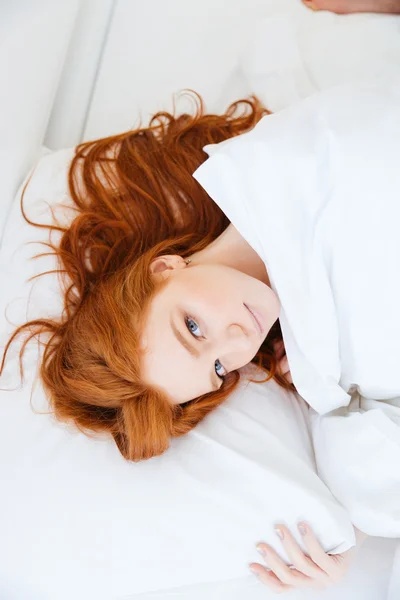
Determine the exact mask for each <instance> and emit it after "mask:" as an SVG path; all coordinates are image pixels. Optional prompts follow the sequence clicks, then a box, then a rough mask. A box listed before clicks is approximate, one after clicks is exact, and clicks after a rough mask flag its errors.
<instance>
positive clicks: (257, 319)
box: [245, 304, 264, 335]
mask: <svg viewBox="0 0 400 600" xmlns="http://www.w3.org/2000/svg"><path fill="white" fill-rule="evenodd" d="M245 307H246V308H247V310H248V311H249V313H250V314H251V316H252V317H253V320H254V322H255V324H256V325H257V329H258V331H259V332H260V334H261V335H264V327H263V318H262V316H261V315H260V313H259V312H257V311H256V310H255V309H254V308H253V307H252V306H249V305H248V304H245Z"/></svg>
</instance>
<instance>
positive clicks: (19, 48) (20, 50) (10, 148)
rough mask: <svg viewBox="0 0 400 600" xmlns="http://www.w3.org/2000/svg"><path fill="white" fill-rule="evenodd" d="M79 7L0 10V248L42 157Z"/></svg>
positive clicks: (73, 3)
mask: <svg viewBox="0 0 400 600" xmlns="http://www.w3.org/2000/svg"><path fill="white" fill-rule="evenodd" d="M6 4H7V6H6ZM79 5H80V0H70V1H69V2H52V0H35V1H34V2H31V1H30V0H18V1H17V2H7V3H3V6H2V7H1V9H0V12H1V17H0V81H1V93H0V164H1V178H0V245H1V236H2V232H3V227H4V223H5V220H6V217H7V213H8V210H9V209H10V206H11V204H12V202H13V200H14V197H15V193H16V191H17V189H18V187H19V186H20V185H21V182H22V180H23V178H24V177H25V176H26V172H27V170H28V169H29V168H31V166H32V165H33V164H35V162H36V161H37V159H38V157H39V155H40V148H41V146H42V144H43V140H44V136H45V133H46V127H47V123H48V120H49V116H50V112H51V109H52V106H53V101H54V98H55V96H56V92H57V86H58V83H59V80H60V77H61V73H62V68H63V64H64V59H65V55H66V52H67V48H68V44H69V41H70V36H71V34H72V29H73V25H74V20H75V17H76V14H77V12H78V8H79Z"/></svg>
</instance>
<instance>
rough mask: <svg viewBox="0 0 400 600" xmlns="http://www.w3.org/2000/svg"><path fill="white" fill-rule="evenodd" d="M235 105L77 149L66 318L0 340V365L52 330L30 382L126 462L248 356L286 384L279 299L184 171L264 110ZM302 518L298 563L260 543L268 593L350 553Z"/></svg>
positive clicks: (65, 257)
mask: <svg viewBox="0 0 400 600" xmlns="http://www.w3.org/2000/svg"><path fill="white" fill-rule="evenodd" d="M240 106H241V104H240V103H236V104H234V105H232V107H230V109H228V111H227V113H226V114H225V115H223V116H222V117H216V116H213V115H207V116H206V115H203V114H202V110H200V111H198V114H197V115H196V116H195V117H189V116H188V115H183V116H181V117H179V118H177V119H174V118H173V117H172V116H171V115H168V114H165V113H164V114H162V113H161V114H158V115H156V116H155V117H154V118H153V119H152V121H151V123H150V126H149V127H148V128H144V129H140V130H137V131H135V132H127V133H125V134H120V135H118V136H112V137H109V138H105V139H103V140H97V141H94V142H86V143H84V144H81V145H80V146H78V147H77V149H76V155H75V157H74V158H73V160H72V163H71V167H70V173H69V192H70V196H71V198H72V200H73V203H74V206H75V207H76V208H77V209H78V216H76V217H75V218H74V219H73V220H72V222H71V224H70V225H69V227H61V226H59V227H57V224H55V225H54V227H53V229H56V230H57V229H58V230H59V231H60V232H61V233H62V239H61V242H60V244H59V246H57V247H56V246H53V250H54V251H55V253H56V254H57V256H58V258H59V260H60V263H61V266H62V269H61V271H62V272H64V273H65V274H66V276H67V278H68V287H66V290H65V311H64V314H63V318H62V319H60V321H58V322H56V321H50V320H47V319H38V320H36V321H34V322H30V323H27V324H25V325H23V326H21V327H19V328H18V329H17V330H16V332H15V333H14V334H13V336H12V337H11V339H10V340H9V343H8V344H7V347H6V349H5V353H4V356H3V361H2V364H1V371H2V370H3V367H4V363H5V359H6V354H7V350H8V348H9V346H10V344H11V343H12V341H13V340H14V339H15V337H16V336H17V335H19V334H20V333H21V332H23V331H24V330H25V329H26V330H30V332H31V333H30V335H29V337H28V338H27V341H29V339H31V338H32V337H33V336H35V335H38V334H40V333H46V332H47V333H49V334H50V338H49V340H48V343H47V345H46V348H45V353H44V357H43V362H42V365H41V377H42V380H43V383H44V385H45V387H46V389H47V391H48V392H49V398H50V399H51V402H52V405H53V409H54V413H55V415H56V417H57V418H58V419H60V420H72V421H73V422H74V423H75V424H76V425H77V426H78V427H79V428H81V429H82V430H83V431H86V432H88V431H107V432H109V433H110V434H111V435H112V436H113V437H114V439H115V441H116V443H117V445H118V447H119V449H120V451H121V453H122V454H123V456H125V457H126V458H128V459H130V460H141V459H145V458H149V457H151V456H155V455H157V454H161V453H162V452H164V451H165V450H166V449H167V448H168V444H169V439H170V438H171V437H173V436H179V435H183V434H185V433H186V432H187V431H189V430H190V429H191V428H192V427H194V426H195V425H196V424H197V423H198V422H199V421H200V420H201V419H202V418H203V417H204V416H205V415H206V414H207V413H209V412H210V411H211V410H212V409H213V408H215V407H216V406H218V405H219V404H220V403H221V402H223V400H224V399H225V398H226V397H227V396H228V395H229V394H230V392H231V391H232V390H233V389H234V387H235V385H236V383H237V381H238V373H237V370H238V369H239V368H240V367H242V366H244V365H245V364H247V363H248V362H249V361H251V360H256V361H258V362H261V364H263V366H264V368H265V369H266V370H267V372H268V374H269V377H274V378H275V379H276V380H277V382H278V383H279V384H280V385H282V386H283V387H291V384H290V383H289V382H290V375H289V374H287V380H286V379H285V378H284V377H283V371H286V372H287V371H288V364H287V362H285V363H282V366H283V367H286V369H284V368H282V366H281V371H280V372H277V356H279V357H280V356H281V354H282V352H283V340H282V332H281V329H280V323H279V321H278V317H279V316H280V311H281V308H282V306H281V302H280V297H279V294H278V293H277V290H276V289H273V288H275V286H273V285H272V284H271V280H270V275H269V272H268V269H267V268H266V263H267V260H266V259H265V257H263V256H262V254H260V253H258V252H257V251H256V250H255V249H254V248H253V246H252V245H251V243H250V241H251V240H252V235H251V234H249V235H248V236H247V235H246V231H245V230H243V229H242V226H243V224H240V223H237V225H238V226H241V227H240V229H242V231H241V233H239V231H238V228H237V227H235V226H234V225H233V224H229V221H228V219H227V217H226V216H225V215H224V213H223V212H222V210H221V208H220V207H218V206H217V205H216V204H215V202H213V201H212V200H211V198H210V196H209V195H208V194H207V193H206V191H205V189H204V188H202V187H201V186H200V185H199V184H198V183H197V182H196V181H195V179H193V177H192V174H193V172H194V171H196V169H198V167H199V166H200V165H201V163H203V161H204V160H205V159H206V154H205V153H204V151H203V150H202V148H203V147H204V146H205V145H206V144H213V143H214V144H215V143H219V142H222V141H225V140H228V139H229V138H231V137H234V136H237V135H239V134H242V133H245V132H247V131H249V130H251V129H252V128H253V127H254V126H255V125H256V123H257V122H258V121H259V120H260V119H261V117H262V116H264V115H266V114H267V111H266V110H265V109H264V108H263V107H262V106H261V105H260V103H259V102H258V101H257V100H256V99H253V100H251V101H249V102H247V106H248V107H249V108H250V113H249V114H247V115H237V110H238V109H239V108H240ZM268 118H269V117H266V120H264V121H263V123H265V122H268ZM255 131H256V130H255ZM207 162H208V161H207ZM210 164H211V165H212V164H214V163H213V162H212V161H210ZM203 172H205V173H206V172H207V170H206V171H203ZM200 173H201V170H200ZM196 176H197V178H198V179H199V171H197V174H196ZM200 180H201V178H200ZM28 184H29V181H28ZM213 199H214V201H218V199H217V198H216V197H215V198H213ZM22 200H23V196H22V198H21V202H22ZM24 216H25V218H26V219H27V220H28V222H31V221H29V218H28V217H27V216H26V215H25V214H24ZM32 224H33V225H37V226H40V225H38V224H35V223H32ZM235 224H236V223H235ZM246 238H247V239H246ZM24 348H25V344H24V346H23V348H22V352H23V350H24ZM274 350H275V353H274ZM21 356H22V354H21ZM1 371H0V373H1ZM300 379H301V377H300V376H299V380H300ZM295 383H296V378H295ZM306 399H307V398H306ZM302 527H303V529H302V530H301V531H302V533H304V536H305V537H304V541H305V546H306V547H307V549H308V551H309V557H310V558H309V557H307V556H305V555H303V554H302V552H301V551H300V549H299V547H298V546H297V544H296V542H295V541H294V539H293V538H292V536H291V534H290V532H289V531H288V530H287V529H286V528H285V527H284V526H280V527H279V528H278V531H277V533H278V535H280V537H281V538H282V540H283V544H284V546H285V549H286V551H287V553H288V555H289V556H290V557H291V559H292V562H293V565H294V566H295V567H296V568H295V569H288V568H287V567H286V565H284V563H283V562H282V561H281V560H280V559H279V557H278V556H277V555H276V554H275V553H274V552H273V550H272V549H269V548H267V547H266V546H265V544H261V546H260V548H261V550H264V551H266V555H265V552H264V557H265V556H266V559H265V560H266V563H267V565H268V566H269V567H270V569H271V571H269V572H267V571H266V570H265V569H264V568H262V567H261V565H253V567H255V572H256V573H257V574H258V575H259V576H260V578H261V580H262V581H263V582H264V583H265V584H266V585H268V586H269V587H271V588H272V589H274V590H276V591H283V590H286V589H289V588H290V587H315V588H321V587H324V586H326V585H328V584H330V583H332V582H333V581H335V580H337V579H338V578H339V577H340V576H342V575H343V573H344V572H345V570H346V568H347V566H348V564H349V562H350V560H351V558H352V556H353V550H352V551H349V552H346V553H344V554H343V555H337V556H330V555H327V554H325V553H324V552H323V550H322V548H321V547H320V546H319V544H318V542H317V540H316V539H315V537H314V536H313V533H312V531H311V530H310V528H309V527H307V526H305V525H302ZM362 538H363V535H362V534H358V539H359V540H361V539H362Z"/></svg>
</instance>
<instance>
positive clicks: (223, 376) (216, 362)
mask: <svg viewBox="0 0 400 600" xmlns="http://www.w3.org/2000/svg"><path fill="white" fill-rule="evenodd" d="M214 364H215V372H216V374H217V375H218V377H219V378H220V379H224V378H225V376H226V375H227V372H226V371H225V369H224V367H223V366H222V365H221V363H220V362H219V360H218V359H217V360H216V361H215V363H214ZM218 369H222V373H219V372H218Z"/></svg>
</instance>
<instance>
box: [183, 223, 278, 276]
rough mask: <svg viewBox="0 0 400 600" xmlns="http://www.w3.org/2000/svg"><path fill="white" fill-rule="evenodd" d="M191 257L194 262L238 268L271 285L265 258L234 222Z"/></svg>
mask: <svg viewBox="0 0 400 600" xmlns="http://www.w3.org/2000/svg"><path fill="white" fill-rule="evenodd" d="M190 258H191V261H192V263H193V264H196V263H202V264H213V263H214V264H216V263H217V264H222V265H225V266H227V267H231V268H233V269H237V270H238V271H241V272H242V273H246V274H247V275H250V276H251V277H254V278H255V279H258V280H259V281H262V282H263V283H265V284H266V285H268V286H269V287H271V283H270V281H269V277H268V273H267V269H266V267H265V264H264V262H263V260H262V259H261V258H260V257H259V256H258V254H257V252H256V251H255V250H253V248H252V247H251V246H250V244H248V243H247V242H246V240H245V239H244V238H243V237H242V236H241V235H240V233H239V232H238V230H237V229H236V228H235V227H234V226H233V225H232V224H230V225H229V226H228V227H227V228H226V229H225V231H223V232H222V233H221V235H220V236H219V237H217V239H216V240H214V241H213V242H211V244H209V245H208V246H207V247H206V248H204V249H203V250H200V251H199V252H196V253H195V254H192V256H191V257H190Z"/></svg>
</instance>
